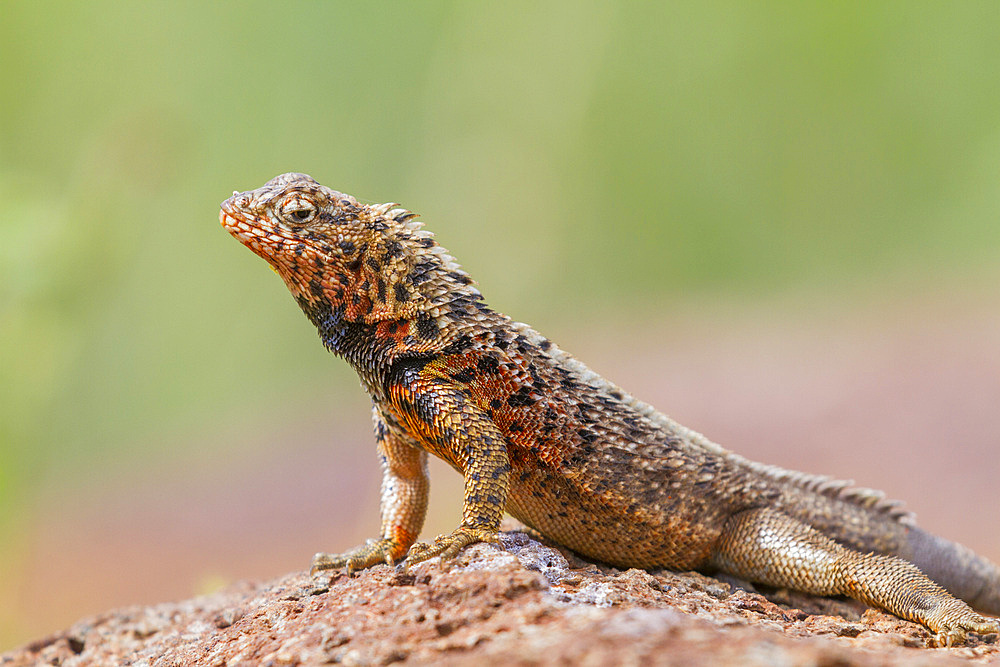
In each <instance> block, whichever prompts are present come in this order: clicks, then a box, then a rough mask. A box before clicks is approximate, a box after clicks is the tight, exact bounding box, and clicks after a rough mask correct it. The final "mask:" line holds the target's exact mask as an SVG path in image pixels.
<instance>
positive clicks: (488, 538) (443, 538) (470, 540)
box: [402, 526, 500, 570]
mask: <svg viewBox="0 0 1000 667" xmlns="http://www.w3.org/2000/svg"><path fill="white" fill-rule="evenodd" d="M499 541H500V537H499V532H498V531H497V530H496V529H495V528H492V529H491V528H474V527H471V526H459V527H458V528H456V529H455V530H454V532H452V533H451V534H450V535H438V536H437V537H436V538H435V539H434V541H433V542H430V543H428V542H417V543H416V544H414V545H413V546H412V547H410V551H409V553H408V554H407V555H406V560H405V561H403V563H402V565H403V569H404V570H405V569H407V568H409V567H410V566H412V565H416V564H417V563H420V562H423V561H425V560H428V559H430V558H434V557H435V556H441V560H442V561H444V560H447V559H449V558H454V557H455V556H457V555H458V552H459V551H461V550H462V549H464V548H465V547H467V546H469V545H470V544H475V543H476V542H499Z"/></svg>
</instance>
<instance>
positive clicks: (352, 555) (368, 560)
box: [309, 538, 400, 577]
mask: <svg viewBox="0 0 1000 667" xmlns="http://www.w3.org/2000/svg"><path fill="white" fill-rule="evenodd" d="M398 551H400V549H399V544H398V543H397V542H396V540H394V539H391V538H382V539H380V540H369V541H368V543H367V544H365V545H364V546H360V547H358V548H356V549H351V550H350V551H348V552H346V553H342V554H326V553H318V554H316V555H315V556H313V560H312V567H310V568H309V574H310V575H315V574H316V573H317V572H321V571H323V570H335V569H337V568H340V567H342V568H345V569H346V571H347V576H348V577H351V576H353V575H354V573H355V572H356V571H358V570H363V569H364V568H366V567H371V566H372V565H378V564H379V563H386V564H387V565H389V566H390V567H391V566H392V565H393V564H394V563H395V562H396V558H397V552H398Z"/></svg>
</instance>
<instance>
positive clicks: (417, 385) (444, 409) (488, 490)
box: [389, 370, 510, 566]
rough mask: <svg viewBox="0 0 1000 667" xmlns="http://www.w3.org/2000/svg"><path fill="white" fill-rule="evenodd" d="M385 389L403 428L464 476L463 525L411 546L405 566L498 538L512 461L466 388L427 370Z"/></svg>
mask: <svg viewBox="0 0 1000 667" xmlns="http://www.w3.org/2000/svg"><path fill="white" fill-rule="evenodd" d="M389 393H390V400H391V403H392V406H393V408H394V412H395V413H396V414H397V415H398V416H399V419H400V422H401V423H402V424H403V427H404V428H405V429H406V430H407V432H408V433H410V434H411V435H412V436H413V437H414V438H415V439H416V440H417V441H418V442H419V443H420V445H421V447H423V448H424V449H426V450H427V451H428V452H430V453H431V454H434V455H435V456H438V457H439V458H441V459H444V460H445V461H446V462H447V463H449V464H451V465H452V466H453V467H455V468H456V469H457V470H459V471H460V472H461V473H462V475H463V476H464V477H465V496H464V499H463V503H462V523H461V524H460V525H459V526H458V528H456V529H455V530H454V531H452V532H451V533H449V534H447V535H439V536H438V537H437V538H436V539H435V540H434V541H433V542H431V543H426V542H418V543H417V544H414V545H413V547H411V548H410V551H409V554H407V557H406V563H405V565H406V566H410V565H414V564H416V563H419V562H421V561H425V560H427V559H429V558H433V557H435V556H441V557H442V558H452V557H454V556H455V555H457V554H458V552H459V551H461V550H462V549H463V548H465V547H466V546H468V545H470V544H475V543H476V542H496V541H497V539H498V534H499V531H500V520H501V519H502V518H503V512H504V507H505V505H506V503H507V494H508V492H509V489H510V480H509V476H510V459H509V457H508V456H507V445H506V441H505V439H504V436H503V434H502V433H501V432H500V429H498V428H497V426H496V424H494V423H493V420H492V419H490V417H489V415H487V414H486V412H485V411H484V410H483V409H482V408H480V407H479V406H478V405H476V404H475V403H474V402H473V401H472V400H471V398H470V395H469V393H468V392H467V390H465V389H463V388H460V387H458V386H456V385H454V384H451V383H449V382H448V381H447V380H444V379H442V378H441V377H440V376H438V375H436V374H434V373H432V372H430V371H427V370H423V371H416V370H413V371H411V372H410V373H408V374H405V375H404V377H403V378H401V380H400V381H399V382H398V383H396V384H393V385H392V386H391V387H390V392H389Z"/></svg>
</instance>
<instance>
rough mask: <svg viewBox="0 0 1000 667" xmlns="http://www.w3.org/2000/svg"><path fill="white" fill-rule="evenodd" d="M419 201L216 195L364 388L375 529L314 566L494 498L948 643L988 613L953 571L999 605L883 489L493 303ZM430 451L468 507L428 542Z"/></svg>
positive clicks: (978, 577)
mask: <svg viewBox="0 0 1000 667" xmlns="http://www.w3.org/2000/svg"><path fill="white" fill-rule="evenodd" d="M414 217H415V216H414V214H412V213H410V212H409V211H406V210H405V209H402V208H396V207H395V205H394V204H382V205H364V204H361V203H359V202H358V201H357V200H355V199H354V198H353V197H351V196H349V195H345V194H342V193H339V192H336V191H333V190H330V189H328V188H326V187H324V186H322V185H320V184H319V183H317V182H316V181H314V180H313V179H312V178H310V177H309V176H306V175H304V174H283V175H281V176H278V177H276V178H274V179H272V180H271V181H269V182H268V183H267V184H265V185H264V186H263V187H261V188H258V189H257V190H253V191H248V192H243V193H234V195H233V197H231V198H230V199H228V200H227V201H226V202H224V203H223V204H222V212H221V214H220V220H221V222H222V224H223V225H224V226H225V227H226V229H228V230H229V231H230V233H232V234H233V235H234V236H235V237H237V238H238V239H239V240H240V241H241V242H242V243H244V244H245V245H246V246H247V247H249V248H250V249H251V250H253V251H254V252H255V253H256V254H258V255H259V256H261V257H262V258H264V259H265V260H267V261H268V262H269V263H270V264H271V266H272V267H273V268H274V269H275V271H276V272H277V273H278V274H279V275H280V276H281V277H282V279H283V280H284V281H285V283H286V285H287V286H288V288H289V289H290V291H291V292H292V295H293V296H294V297H295V299H296V301H297V302H298V303H299V305H300V307H301V308H302V310H303V312H304V313H305V314H306V315H307V317H309V319H310V320H311V321H312V322H313V324H315V326H316V327H317V329H318V331H319V334H320V337H321V339H322V340H323V343H324V344H325V345H326V347H327V348H328V349H330V350H331V351H332V352H334V353H335V354H338V355H339V356H342V357H343V358H345V359H346V360H347V361H348V363H350V364H351V365H352V366H353V367H354V368H355V369H356V370H357V372H358V374H359V377H360V378H361V382H362V385H363V387H364V388H365V389H366V390H367V391H368V393H369V394H370V395H371V397H372V402H373V411H372V412H373V421H374V425H375V436H376V442H377V445H378V451H379V454H380V456H381V459H382V466H383V483H382V499H381V502H382V531H381V537H380V539H378V540H375V541H372V542H370V543H369V544H367V545H364V546H361V547H358V548H356V549H354V550H351V551H349V552H347V553H345V554H317V556H316V558H315V559H314V562H313V569H314V571H315V570H322V569H330V568H338V567H346V568H347V569H348V571H351V570H354V569H358V568H364V567H368V566H371V565H373V564H376V563H379V562H396V561H401V560H403V559H404V558H405V560H406V563H407V564H412V563H416V562H420V561H422V560H426V559H428V558H431V557H433V556H442V557H444V558H447V557H451V556H454V555H455V554H457V553H458V551H460V550H461V549H462V548H463V547H465V546H467V545H469V544H472V543H474V542H478V541H495V540H496V539H497V534H498V530H499V525H500V520H501V517H502V514H503V512H504V511H505V510H506V511H507V512H509V513H510V514H512V515H513V516H515V517H517V518H518V519H520V520H521V521H523V522H524V523H526V524H528V525H529V526H531V527H533V528H535V529H536V530H538V531H539V532H540V533H542V534H543V535H545V536H547V537H549V538H550V539H553V540H554V541H556V542H559V543H560V544H563V545H565V546H567V547H569V548H571V549H573V550H574V551H577V552H579V553H581V554H583V555H585V556H589V557H591V558H595V559H599V560H601V561H604V562H607V563H610V564H612V565H617V566H622V567H641V568H663V567H665V568H671V569H680V570H687V569H702V570H708V571H712V570H721V571H725V572H728V573H730V574H734V575H736V576H739V577H742V578H744V579H748V580H751V581H757V582H761V583H765V584H770V585H775V586H787V587H792V588H797V589H800V590H803V591H806V592H811V593H815V594H820V595H834V594H844V595H850V596H852V597H855V598H857V599H860V600H863V601H865V602H867V603H868V604H872V605H874V606H877V607H881V608H883V609H886V610H889V611H891V612H893V613H895V614H897V615H900V616H903V617H905V618H908V619H910V620H915V621H918V622H921V623H923V624H925V625H926V626H928V627H929V628H930V629H931V630H933V631H935V632H937V633H938V638H939V639H942V640H944V641H947V642H948V643H951V642H952V641H954V640H960V639H963V638H964V637H965V635H966V633H967V632H968V631H974V632H979V633H990V632H997V629H998V627H997V625H996V623H995V622H993V621H990V620H987V619H985V618H983V617H982V616H980V615H979V614H977V613H976V612H974V611H972V609H970V608H969V607H968V606H967V605H966V604H965V603H964V602H962V601H960V600H958V599H956V598H955V597H953V596H952V595H951V594H949V593H948V592H947V591H946V590H945V588H947V589H948V590H950V591H951V593H953V594H954V595H955V596H958V597H960V598H963V599H965V600H966V601H967V602H969V603H971V604H973V605H975V606H977V607H979V608H981V609H983V610H984V611H987V612H991V613H998V612H1000V568H998V567H997V566H996V565H994V564H993V563H991V562H989V561H987V560H986V559H983V558H981V557H979V556H977V555H975V554H974V553H972V552H971V551H970V550H968V549H966V548H965V547H962V546H960V545H957V544H953V543H951V542H948V541H946V540H943V539H941V538H938V537H935V536H933V535H930V534H928V533H926V532H924V531H922V530H920V529H919V528H917V527H916V526H915V525H914V522H913V518H912V516H911V515H910V514H908V513H906V512H904V511H903V510H901V509H900V508H899V504H898V503H896V502H894V501H889V500H886V499H885V498H884V496H883V495H882V494H881V493H880V492H877V491H872V490H870V489H862V488H856V487H853V486H851V484H850V483H848V482H842V481H837V480H832V479H830V478H827V477H822V476H817V475H808V474H805V473H797V472H792V471H788V470H784V469H781V468H778V467H776V466H769V465H764V464H760V463H756V462H753V461H749V460H747V459H745V458H743V457H741V456H739V455H737V454H734V453H732V452H729V451H727V450H725V449H723V448H722V447H720V446H719V445H716V444H715V443H713V442H711V441H709V440H708V439H707V438H705V437H704V436H702V435H700V434H698V433H696V432H694V431H692V430H690V429H687V428H685V427H683V426H681V425H680V424H677V423H676V422H674V421H673V420H671V419H670V418H668V417H666V416H665V415H663V414H661V413H660V412H658V411H657V410H655V409H654V408H652V407H651V406H649V405H647V404H645V403H642V402H640V401H638V400H636V399H634V398H633V397H631V396H630V395H628V394H627V393H626V392H625V391H623V390H622V389H620V388H619V387H617V386H615V385H614V384H612V383H611V382H609V381H607V380H605V379H604V378H602V377H601V376H600V375H598V374H597V373H595V372H593V371H591V370H590V369H589V368H587V367H586V366H585V365H584V364H582V363H581V362H579V361H578V360H576V359H575V358H573V357H572V356H570V355H569V354H567V353H565V352H563V351H562V350H560V349H559V348H558V347H557V346H556V345H554V344H553V343H552V342H551V341H549V340H548V339H546V338H545V337H544V336H542V335H541V334H539V333H537V332H536V331H534V330H533V329H531V328H530V327H528V326H527V325H525V324H521V323H517V322H514V321H512V320H511V319H510V318H508V317H507V316H506V315H503V314H501V313H498V312H496V311H494V310H493V309H491V308H490V307H489V306H488V305H486V303H485V301H484V300H483V297H482V295H481V294H480V292H479V290H478V289H477V288H476V287H475V286H474V283H473V281H472V279H471V278H470V277H469V276H468V274H466V273H465V272H464V271H463V270H462V269H461V268H460V267H459V266H458V264H457V263H456V262H455V261H454V259H453V258H452V257H451V256H450V255H449V254H448V253H447V251H445V250H444V249H443V248H442V247H441V246H440V245H438V244H437V242H436V241H435V240H434V237H433V236H432V235H431V234H430V233H429V232H427V231H426V230H425V229H423V227H422V225H421V224H420V223H417V222H416V221H415V220H414ZM428 453H430V454H433V455H435V456H438V457H440V458H441V459H443V460H444V461H446V462H447V463H449V464H450V465H451V466H453V467H454V468H455V469H456V470H458V471H459V472H460V473H462V474H463V476H464V478H465V497H464V503H463V516H462V522H461V525H460V526H459V527H458V528H457V529H456V530H455V531H454V532H452V533H451V534H449V535H443V536H439V537H438V538H437V539H436V540H435V541H434V542H432V543H429V544H428V543H417V542H416V539H417V536H418V534H419V532H420V529H421V527H422V525H423V519H424V514H425V512H426V507H427V497H428V489H429V483H428V478H427V471H426V457H427V454H428ZM918 566H919V568H921V569H922V570H923V572H921V569H918ZM924 573H926V575H929V576H926V575H925V574H924ZM934 580H937V581H938V582H940V584H941V585H939V584H938V583H935V581H934Z"/></svg>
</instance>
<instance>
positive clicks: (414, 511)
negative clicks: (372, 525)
mask: <svg viewBox="0 0 1000 667" xmlns="http://www.w3.org/2000/svg"><path fill="white" fill-rule="evenodd" d="M372 420H373V422H374V424H375V440H376V443H377V444H378V452H379V456H380V458H381V459H382V496H381V514H382V531H381V535H382V536H381V538H380V539H377V540H370V541H369V542H368V544H364V545H362V546H360V547H356V548H354V549H351V550H350V551H348V552H346V553H342V554H326V553H318V554H316V556H315V557H314V558H313V563H312V570H311V571H312V573H314V574H315V573H316V572H318V571H320V570H329V569H335V568H339V567H346V568H347V573H348V575H350V574H351V573H352V572H353V571H354V570H359V569H363V568H366V567H370V566H372V565H376V564H378V563H389V564H392V563H395V562H397V561H399V560H402V558H403V556H405V555H406V551H407V549H409V548H410V545H412V544H413V543H414V542H415V541H416V539H417V535H419V534H420V528H421V527H422V526H423V525H424V517H425V515H426V514H427V498H428V495H429V491H430V478H429V477H428V475H427V453H426V452H424V451H423V450H422V449H420V448H419V446H418V445H417V443H416V442H415V441H414V440H413V438H411V437H410V436H408V435H407V434H406V432H405V431H403V430H402V429H401V428H400V427H399V426H398V425H396V424H395V423H394V422H393V421H392V420H391V418H387V417H386V416H385V415H383V414H382V413H381V411H380V410H379V408H378V406H375V407H374V408H373V410H372Z"/></svg>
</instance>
